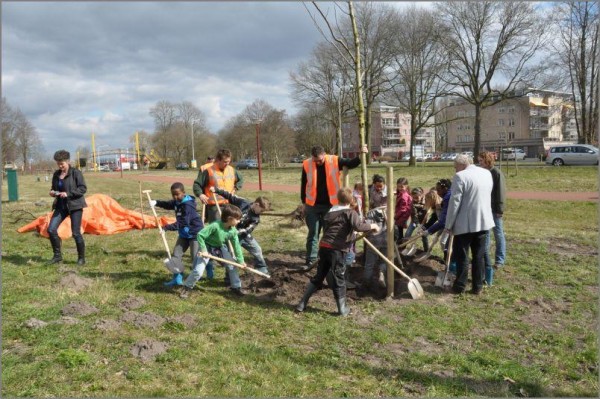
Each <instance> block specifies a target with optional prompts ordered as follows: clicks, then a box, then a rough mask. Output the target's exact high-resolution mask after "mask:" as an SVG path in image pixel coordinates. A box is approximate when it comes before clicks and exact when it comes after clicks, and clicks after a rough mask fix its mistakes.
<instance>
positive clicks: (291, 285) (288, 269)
mask: <svg viewBox="0 0 600 399" xmlns="http://www.w3.org/2000/svg"><path fill="white" fill-rule="evenodd" d="M421 254H423V252H422V251H417V253H416V254H415V257H417V256H418V255H421ZM415 257H403V265H404V269H403V271H405V272H406V273H407V274H408V275H409V276H411V277H413V278H416V279H417V280H418V281H419V283H420V284H421V286H422V287H423V290H424V291H425V292H426V294H427V292H438V291H439V289H438V288H437V287H435V278H436V275H437V272H438V271H443V270H444V265H443V261H442V259H440V258H438V257H431V258H429V259H426V260H423V261H421V262H418V263H417V262H414V258H415ZM362 258H363V257H362V256H360V254H359V256H357V263H354V264H353V265H352V267H350V268H349V269H348V275H349V278H350V281H352V282H353V283H355V284H356V288H354V289H348V290H347V294H346V295H347V298H348V304H349V305H350V306H352V304H353V303H354V302H355V301H365V300H383V299H385V298H386V295H387V289H386V288H385V286H384V285H380V286H379V287H377V286H376V287H375V288H373V289H367V288H366V284H365V281H364V279H363V272H364V267H363V265H362V264H361V263H359V262H362ZM265 259H266V261H267V265H268V266H269V271H270V273H271V278H270V279H264V278H261V277H258V276H255V275H254V274H252V273H244V274H243V275H242V276H241V279H242V286H243V287H244V288H245V289H246V290H248V291H249V292H251V293H253V294H254V295H255V296H256V298H258V299H260V300H264V301H270V302H278V303H281V304H284V305H286V306H295V305H296V304H297V303H298V301H299V300H300V298H302V295H303V294H304V291H305V289H306V286H307V284H308V282H309V280H310V278H311V277H312V276H314V274H315V273H316V270H317V269H316V267H315V268H313V269H312V270H310V271H307V272H302V271H301V267H302V265H304V252H303V251H295V252H287V253H272V254H268V255H266V256H265ZM394 288H395V289H394V292H395V294H394V303H395V305H397V304H398V303H406V302H405V300H408V301H412V298H411V296H410V293H409V292H408V287H407V280H406V279H405V278H403V277H402V276H400V275H399V274H396V275H395V287H394ZM444 297H445V296H444ZM311 304H316V305H317V306H318V307H320V308H326V309H329V310H331V311H334V312H335V311H337V307H336V304H335V299H334V298H333V294H332V292H331V290H330V289H329V287H328V286H327V282H326V281H325V282H324V284H323V289H321V290H319V291H317V292H316V293H315V294H314V295H313V296H312V297H311V299H310V302H309V307H310V305H311ZM352 314H353V315H354V316H355V317H357V318H358V319H359V321H360V322H361V323H365V324H367V323H369V320H370V319H371V318H372V317H371V316H369V315H362V314H358V313H356V312H355V311H353V313H352Z"/></svg>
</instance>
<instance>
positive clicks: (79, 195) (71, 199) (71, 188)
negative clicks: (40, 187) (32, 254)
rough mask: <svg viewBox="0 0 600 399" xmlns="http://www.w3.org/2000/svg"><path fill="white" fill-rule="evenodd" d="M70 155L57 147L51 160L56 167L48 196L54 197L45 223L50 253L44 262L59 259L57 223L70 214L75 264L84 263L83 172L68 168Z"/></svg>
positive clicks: (54, 261) (49, 262) (59, 240)
mask: <svg viewBox="0 0 600 399" xmlns="http://www.w3.org/2000/svg"><path fill="white" fill-rule="evenodd" d="M70 158H71V155H70V154H69V152H68V151H65V150H59V151H56V152H55V153H54V160H55V161H56V165H57V166H58V170H57V171H56V172H54V175H53V176H52V188H51V190H50V196H51V197H54V203H53V204H52V210H53V211H54V212H53V213H52V219H50V224H49V225H48V234H49V235H50V243H51V244H52V251H53V252H54V256H53V257H52V259H50V261H48V264H49V265H51V264H55V263H60V262H62V253H61V250H60V247H61V243H62V241H61V239H60V237H59V236H58V226H60V224H61V223H62V221H63V220H64V219H65V218H66V217H67V216H70V217H71V232H72V233H73V238H74V239H75V244H76V245H77V264H78V265H80V266H81V265H84V264H85V242H84V241H83V235H82V234H81V217H82V215H83V208H85V207H86V206H87V204H86V203H85V198H84V197H83V195H84V194H85V192H86V191H87V187H86V185H85V180H84V179H83V174H81V172H80V171H79V170H77V169H73V168H71V166H70V165H69V159H70Z"/></svg>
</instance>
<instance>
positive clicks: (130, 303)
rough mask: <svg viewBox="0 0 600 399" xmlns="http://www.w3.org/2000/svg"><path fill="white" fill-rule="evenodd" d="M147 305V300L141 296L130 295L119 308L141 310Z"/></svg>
mask: <svg viewBox="0 0 600 399" xmlns="http://www.w3.org/2000/svg"><path fill="white" fill-rule="evenodd" d="M145 304H146V300H145V299H144V298H142V297H139V296H134V295H129V296H128V297H127V298H126V299H125V300H123V302H121V303H120V304H119V308H121V309H123V310H133V309H138V308H141V307H142V306H144V305H145Z"/></svg>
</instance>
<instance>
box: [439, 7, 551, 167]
mask: <svg viewBox="0 0 600 399" xmlns="http://www.w3.org/2000/svg"><path fill="white" fill-rule="evenodd" d="M537 7H538V6H537V5H536V4H535V3H528V2H522V1H507V2H497V1H465V2H462V1H461V2H458V1H451V2H439V3H436V10H437V12H438V13H439V15H440V17H441V20H442V23H443V25H444V26H443V28H444V29H445V33H444V35H442V36H441V39H442V44H443V46H444V48H445V49H446V51H447V57H448V61H449V67H448V70H447V74H446V75H445V77H444V79H445V80H446V82H447V83H448V84H449V85H451V86H452V87H453V89H452V92H453V94H454V95H456V96H458V97H460V98H462V99H464V100H465V101H466V102H467V103H469V104H471V105H473V106H474V108H475V127H474V130H475V137H474V146H473V154H474V157H475V158H477V156H478V155H479V147H480V143H481V112H482V110H483V109H484V108H486V107H489V106H492V105H494V104H496V103H498V102H500V101H503V100H506V99H508V98H514V97H515V96H519V95H522V94H523V93H524V92H526V91H525V90H526V89H527V88H528V87H531V85H532V82H534V81H535V79H536V77H537V76H538V74H539V73H540V69H539V68H536V66H537V65H536V60H535V58H534V57H535V55H536V54H537V53H538V52H539V50H541V49H542V48H543V46H544V45H545V40H546V25H547V23H546V22H547V21H545V19H544V18H543V15H542V14H541V13H540V12H538V9H537Z"/></svg>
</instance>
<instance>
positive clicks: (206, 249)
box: [179, 204, 244, 299]
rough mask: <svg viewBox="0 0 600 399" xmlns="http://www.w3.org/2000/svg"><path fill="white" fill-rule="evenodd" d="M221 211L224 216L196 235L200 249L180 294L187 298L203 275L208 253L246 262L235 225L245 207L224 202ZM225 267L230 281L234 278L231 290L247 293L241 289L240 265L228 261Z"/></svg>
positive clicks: (241, 293) (181, 296)
mask: <svg viewBox="0 0 600 399" xmlns="http://www.w3.org/2000/svg"><path fill="white" fill-rule="evenodd" d="M221 212H222V213H221V220H217V221H214V222H212V223H211V224H209V225H208V226H205V227H204V228H203V229H202V230H200V232H199V233H198V236H197V237H198V245H199V247H200V249H199V252H198V254H197V255H196V258H195V260H194V267H193V268H192V273H191V274H190V275H189V276H188V277H187V279H186V280H185V283H184V284H183V288H182V289H181V292H180V294H179V297H180V298H183V299H185V298H188V297H189V296H190V293H191V292H192V289H193V288H194V285H196V282H197V281H198V280H200V277H202V274H203V273H204V269H205V268H206V264H207V263H208V260H209V259H208V258H207V257H206V255H208V254H212V255H213V256H218V257H219V258H222V259H227V260H231V261H237V263H240V264H244V255H243V254H242V247H241V246H240V241H239V239H238V232H237V230H236V228H235V226H236V225H237V224H238V223H239V222H240V220H241V218H242V211H240V208H238V207H237V206H233V205H231V204H224V205H223V206H222V208H221ZM227 241H231V244H232V246H233V250H234V252H235V254H232V253H230V252H229V248H228V246H227ZM234 256H235V259H234ZM225 268H226V269H227V273H228V275H229V281H230V282H231V288H230V290H231V292H232V293H233V294H235V295H239V296H241V295H244V293H243V292H242V282H241V281H240V276H239V274H238V271H237V268H235V267H234V266H231V265H229V264H227V265H226V266H225Z"/></svg>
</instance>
